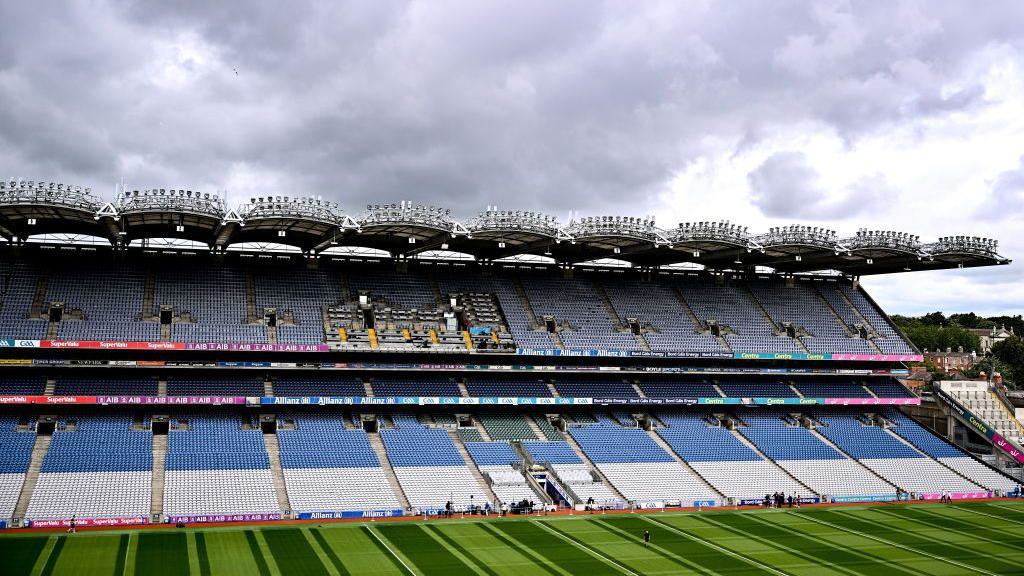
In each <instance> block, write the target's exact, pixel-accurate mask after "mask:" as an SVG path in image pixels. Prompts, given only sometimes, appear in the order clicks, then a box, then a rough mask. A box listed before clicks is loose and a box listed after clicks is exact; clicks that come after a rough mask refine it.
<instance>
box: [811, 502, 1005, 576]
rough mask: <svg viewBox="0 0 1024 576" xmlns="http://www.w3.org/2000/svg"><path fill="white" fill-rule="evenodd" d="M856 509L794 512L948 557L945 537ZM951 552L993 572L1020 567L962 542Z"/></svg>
mask: <svg viewBox="0 0 1024 576" xmlns="http://www.w3.org/2000/svg"><path fill="white" fill-rule="evenodd" d="M855 513H856V512H854V511H850V510H842V509H833V510H827V509H818V510H804V511H801V512H793V514H795V515H803V514H806V515H807V517H808V518H819V519H822V520H825V521H827V522H831V523H832V524H835V525H836V526H839V527H841V528H844V529H847V530H849V531H851V532H854V533H860V534H862V535H863V534H870V535H871V536H874V537H875V538H881V539H883V540H888V541H891V542H896V543H898V544H900V545H902V546H906V547H907V548H908V549H910V550H912V551H919V552H923V553H924V554H922V555H923V556H925V557H928V555H929V554H930V555H934V556H938V557H939V558H949V557H948V556H947V554H949V552H950V543H949V542H947V541H944V540H939V539H933V538H931V537H929V536H925V535H922V534H920V533H919V532H918V531H917V530H914V529H913V528H897V527H894V526H893V525H892V524H890V523H887V522H885V521H884V520H883V521H868V520H864V519H861V518H858V517H857V516H854V514H855ZM860 513H861V514H864V513H878V514H879V515H881V516H886V517H888V518H892V517H891V516H888V515H885V514H882V513H881V510H880V509H878V508H871V509H869V510H866V511H861V512H860ZM904 521H905V522H908V523H910V524H912V525H916V526H918V527H919V528H920V527H921V526H920V524H917V523H916V522H913V521H911V520H904ZM954 552H955V553H956V556H955V557H954V558H949V559H951V560H955V561H957V562H962V563H964V564H967V565H970V566H976V567H978V568H981V569H984V570H992V571H995V572H1002V573H1008V574H1012V573H1013V572H1015V571H1017V570H1019V569H1020V567H1019V566H1016V565H1014V564H1010V563H1008V562H1006V561H1004V560H1001V559H998V558H997V557H994V556H992V555H989V554H980V553H978V552H976V551H974V550H973V549H972V548H967V547H964V546H960V547H957V548H956V549H955V550H954Z"/></svg>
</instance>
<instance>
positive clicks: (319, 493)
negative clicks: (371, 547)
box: [277, 413, 401, 512]
mask: <svg viewBox="0 0 1024 576" xmlns="http://www.w3.org/2000/svg"><path fill="white" fill-rule="evenodd" d="M286 424H287V425H286ZM277 438H278V440H279V441H280V445H281V466H282V467H283V469H284V478H285V482H286V484H287V487H288V496H289V501H290V502H291V505H292V508H293V509H294V510H295V511H296V512H344V511H366V510H394V509H398V508H401V504H400V502H399V500H398V498H397V496H395V493H394V492H393V491H392V490H391V487H390V485H389V484H388V481H387V478H386V477H385V475H384V470H383V469H382V468H381V465H380V461H379V460H378V459H377V455H376V454H375V453H374V451H373V448H372V447H371V446H370V441H369V439H368V438H367V435H366V432H363V430H361V429H356V430H353V429H346V427H345V424H344V422H343V420H342V419H341V418H340V417H338V416H337V415H334V416H326V415H323V414H316V413H302V414H285V415H279V416H278V427H277Z"/></svg>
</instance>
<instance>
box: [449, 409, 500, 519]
mask: <svg viewBox="0 0 1024 576" xmlns="http://www.w3.org/2000/svg"><path fill="white" fill-rule="evenodd" d="M474 420H475V418H474ZM477 427H478V428H483V426H479V424H478V426H477ZM448 436H450V437H451V439H452V442H454V443H455V449H456V450H458V452H459V455H460V456H462V460H463V461H464V462H465V463H466V467H467V468H469V471H470V472H472V473H473V477H474V478H476V481H477V483H478V484H480V488H481V489H482V490H483V491H484V494H486V495H487V498H488V500H490V501H491V502H497V501H498V496H497V494H495V493H494V490H492V489H491V486H490V484H488V483H487V480H485V479H484V475H483V474H482V473H481V472H480V468H479V467H478V466H477V465H476V462H475V461H474V460H473V457H472V456H470V455H469V451H468V450H466V445H465V444H463V442H462V438H460V437H459V435H458V434H457V433H456V432H455V430H452V429H451V428H449V429H448ZM488 441H489V440H488Z"/></svg>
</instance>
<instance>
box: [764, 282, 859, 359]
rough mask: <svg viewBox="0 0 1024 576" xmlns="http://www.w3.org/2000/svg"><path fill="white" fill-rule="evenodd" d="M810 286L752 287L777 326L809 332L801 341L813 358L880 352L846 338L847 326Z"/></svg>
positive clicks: (777, 284) (774, 283) (775, 284)
mask: <svg viewBox="0 0 1024 576" xmlns="http://www.w3.org/2000/svg"><path fill="white" fill-rule="evenodd" d="M810 284H811V283H810V282H807V281H801V282H796V283H795V284H794V285H793V287H791V288H787V287H786V286H785V285H784V284H783V283H782V282H781V281H778V280H755V281H751V282H750V283H749V286H750V291H751V292H752V293H753V294H754V296H755V297H757V299H758V301H760V303H761V305H762V306H763V307H764V309H765V311H766V312H767V313H768V315H769V316H771V318H772V320H774V321H775V324H776V326H779V327H781V326H782V325H783V323H791V324H792V325H793V326H794V327H795V328H797V329H798V330H799V329H800V328H803V329H805V330H806V332H807V334H808V335H807V336H801V337H800V341H801V342H803V344H804V346H806V347H807V350H808V351H810V352H811V353H812V354H828V353H833V352H855V353H859V354H871V353H875V352H877V351H876V350H875V348H874V347H872V346H871V345H870V344H869V343H868V342H867V341H865V340H861V339H859V338H851V337H849V336H848V335H847V328H846V326H844V325H843V323H842V322H841V321H840V320H839V319H838V318H837V317H836V316H835V314H834V313H833V312H832V311H831V309H830V308H829V306H828V304H827V303H826V302H825V301H824V300H823V299H822V298H821V297H820V296H819V295H818V293H817V291H815V290H814V288H813V287H812V286H811V285H810Z"/></svg>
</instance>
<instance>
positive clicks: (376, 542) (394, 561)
mask: <svg viewBox="0 0 1024 576" xmlns="http://www.w3.org/2000/svg"><path fill="white" fill-rule="evenodd" d="M361 528H362V529H363V530H366V532H367V533H369V536H370V540H373V544H374V545H375V546H376V547H377V550H379V551H380V553H381V554H383V555H384V556H386V557H387V558H388V559H390V560H391V563H392V564H394V566H395V568H397V569H398V571H399V572H401V573H402V574H413V575H415V573H414V572H413V571H412V569H410V568H409V567H408V566H406V565H405V563H404V562H402V560H401V559H400V558H398V556H395V553H394V552H392V551H391V550H389V549H388V547H387V546H386V545H385V544H384V542H381V540H380V538H378V537H377V535H376V534H374V533H373V530H371V529H370V527H369V526H366V525H364V526H361Z"/></svg>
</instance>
